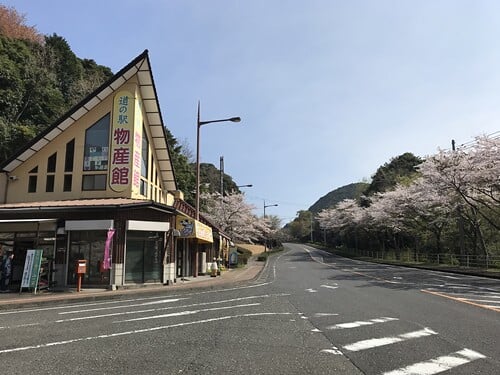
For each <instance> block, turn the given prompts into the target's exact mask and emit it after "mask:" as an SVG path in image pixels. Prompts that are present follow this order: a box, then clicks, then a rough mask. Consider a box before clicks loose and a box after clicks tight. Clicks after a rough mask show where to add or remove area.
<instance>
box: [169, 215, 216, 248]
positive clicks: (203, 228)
mask: <svg viewBox="0 0 500 375" xmlns="http://www.w3.org/2000/svg"><path fill="white" fill-rule="evenodd" d="M175 227H176V229H177V230H178V231H179V232H180V234H181V235H180V236H179V238H196V239H197V240H199V241H200V242H208V243H213V242H214V238H213V235H212V228H210V227H209V226H208V225H205V224H203V223H200V222H199V221H198V220H195V219H193V218H190V217H187V216H181V215H178V216H177V220H176V225H175Z"/></svg>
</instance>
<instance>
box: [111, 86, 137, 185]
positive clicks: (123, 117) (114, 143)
mask: <svg viewBox="0 0 500 375" xmlns="http://www.w3.org/2000/svg"><path fill="white" fill-rule="evenodd" d="M134 115H135V97H134V96H133V95H132V94H131V93H130V92H129V91H125V90H122V91H119V92H118V93H117V94H116V95H115V98H114V100H113V118H112V126H111V152H110V160H109V164H110V166H109V186H110V188H111V189H112V190H113V191H116V192H122V191H124V190H125V189H127V188H128V187H129V186H130V183H131V182H132V161H133V158H134V155H133V152H134V137H135V134H134V130H135V121H134V117H135V116H134Z"/></svg>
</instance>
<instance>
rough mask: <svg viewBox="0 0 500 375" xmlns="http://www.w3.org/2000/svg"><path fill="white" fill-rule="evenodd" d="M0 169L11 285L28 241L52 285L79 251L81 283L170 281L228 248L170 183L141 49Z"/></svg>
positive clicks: (60, 282)
mask: <svg viewBox="0 0 500 375" xmlns="http://www.w3.org/2000/svg"><path fill="white" fill-rule="evenodd" d="M0 172H1V173H0V245H1V246H2V248H3V249H4V250H5V249H12V250H13V251H14V254H15V257H14V275H13V283H14V284H15V283H16V282H19V281H20V279H21V276H22V272H23V265H24V261H25V258H26V252H27V250H29V249H43V250H44V252H43V256H44V257H45V258H47V259H49V260H50V268H51V270H50V271H51V272H50V275H51V276H50V278H51V283H52V284H55V285H56V286H72V285H74V284H75V283H76V274H75V264H76V261H77V260H79V259H85V260H86V261H87V272H86V274H85V275H84V279H83V285H84V286H90V285H95V286H101V287H112V288H114V287H121V286H126V285H133V284H146V283H163V284H169V283H172V282H175V281H176V280H177V278H179V277H187V276H193V275H194V276H196V275H197V274H198V273H203V272H204V268H202V267H203V265H204V262H205V259H207V258H208V259H212V257H215V256H219V255H221V254H223V253H224V254H227V248H228V246H229V242H230V239H229V238H228V237H227V236H226V235H224V233H221V231H219V230H218V229H217V228H216V227H215V226H214V225H212V224H211V223H210V222H208V221H207V220H205V219H204V218H201V219H200V221H196V220H194V219H193V218H192V217H193V214H192V213H191V211H192V210H193V209H192V207H191V206H189V205H188V204H187V203H186V202H184V201H183V194H182V192H181V191H179V190H178V189H177V184H176V180H175V174H174V170H173V168H172V163H171V158H170V152H169V149H168V144H167V138H166V133H165V128H164V123H163V119H162V115H161V112H160V107H159V103H158V98H157V93H156V88H155V84H154V79H153V75H152V71H151V65H150V60H149V56H148V52H147V50H146V51H144V52H143V53H142V54H141V55H139V56H138V57H136V58H135V59H134V60H133V61H131V62H130V63H129V64H128V65H127V66H125V67H124V68H123V69H122V70H120V71H119V72H118V73H117V74H115V75H114V76H113V77H112V78H111V79H110V80H109V81H108V82H106V83H104V84H103V85H101V86H100V87H99V88H98V89H96V90H95V91H94V92H93V93H91V94H90V95H88V96H87V97H86V98H85V99H83V100H82V101H81V102H80V103H78V104H77V105H76V106H75V107H73V108H72V109H71V110H70V111H68V112H67V113H66V114H65V115H64V116H63V117H61V118H60V119H59V120H58V121H56V122H55V123H54V124H52V126H50V127H49V128H48V129H47V130H46V131H44V132H43V133H42V134H40V135H39V136H38V137H36V138H35V139H34V140H33V141H32V142H30V143H29V144H27V145H26V147H25V148H23V149H20V150H19V151H18V152H17V153H16V154H15V155H13V156H12V157H11V158H10V159H8V160H7V161H5V162H4V163H3V164H1V165H0ZM190 223H191V224H190ZM186 226H188V227H190V228H192V229H193V230H192V231H188V230H187V229H186ZM213 229H214V230H213Z"/></svg>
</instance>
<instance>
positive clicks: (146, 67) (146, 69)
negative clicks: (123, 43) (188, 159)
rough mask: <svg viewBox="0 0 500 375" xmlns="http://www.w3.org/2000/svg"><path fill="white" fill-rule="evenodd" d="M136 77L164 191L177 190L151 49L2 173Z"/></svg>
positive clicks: (15, 157)
mask: <svg viewBox="0 0 500 375" xmlns="http://www.w3.org/2000/svg"><path fill="white" fill-rule="evenodd" d="M135 74H137V77H138V84H139V88H140V92H141V97H142V101H143V106H144V114H145V116H146V117H147V119H148V123H149V128H150V131H151V141H152V144H153V146H154V149H155V153H156V157H157V161H158V166H159V177H160V179H161V180H162V185H163V188H164V189H166V190H168V191H174V190H177V183H176V180H175V174H174V170H173V166H172V162H171V157H170V150H169V148H168V144H167V136H166V131H165V128H164V124H163V118H162V115H161V111H160V105H159V102H158V96H157V93H156V87H155V83H154V79H153V73H152V71H151V64H150V61H149V55H148V50H145V51H144V52H143V53H141V54H140V55H139V56H137V57H136V58H135V59H134V60H132V61H131V62H130V63H129V64H128V65H127V66H125V67H124V68H123V69H121V70H120V71H119V72H118V73H116V74H115V75H114V76H113V77H111V78H110V79H109V80H108V81H107V82H105V83H104V84H102V85H101V86H100V87H98V88H97V89H96V90H94V91H93V92H92V93H91V94H89V95H88V96H87V97H86V98H85V99H83V100H82V101H81V102H80V103H78V104H77V105H75V106H74V107H73V108H71V109H70V110H69V111H68V112H66V114H64V115H63V116H62V117H61V118H60V119H59V120H57V121H56V122H55V123H54V124H53V125H52V126H50V127H49V128H47V129H46V130H45V131H44V132H42V133H41V134H39V135H38V136H37V137H35V138H34V139H33V140H32V141H31V142H30V143H28V144H27V145H26V146H25V147H24V148H22V149H20V150H19V151H18V152H17V153H16V154H14V155H13V156H12V157H11V158H10V159H8V160H6V161H5V162H4V163H2V164H0V170H1V171H5V172H12V171H13V170H14V169H15V168H16V167H18V166H19V165H20V164H22V163H23V162H25V161H26V160H27V159H28V158H30V157H31V156H33V155H34V154H35V153H36V152H38V151H39V150H41V149H42V148H43V147H44V146H45V145H47V144H48V143H49V142H50V141H52V140H53V139H54V138H56V137H57V136H58V135H59V134H61V133H62V132H63V131H64V130H66V129H67V128H69V127H70V126H72V125H73V124H74V123H75V122H76V121H77V120H78V119H79V118H81V117H82V116H84V115H85V114H87V113H88V112H89V111H91V110H92V108H94V107H95V106H96V105H98V104H99V103H101V102H102V101H104V100H105V99H106V98H107V97H109V96H110V95H112V94H113V93H114V92H115V91H117V90H119V89H120V87H121V86H122V85H123V84H124V83H125V82H126V81H127V80H128V79H130V78H131V77H133V76H134V75H135Z"/></svg>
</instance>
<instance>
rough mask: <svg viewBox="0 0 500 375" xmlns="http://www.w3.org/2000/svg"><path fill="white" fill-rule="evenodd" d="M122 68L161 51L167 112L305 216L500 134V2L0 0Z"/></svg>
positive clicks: (285, 211) (234, 168) (209, 156)
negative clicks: (338, 195)
mask: <svg viewBox="0 0 500 375" xmlns="http://www.w3.org/2000/svg"><path fill="white" fill-rule="evenodd" d="M0 3H1V4H4V5H7V6H13V7H15V8H16V9H17V10H18V11H19V12H20V13H23V14H25V15H26V19H27V24H28V25H32V26H35V27H36V28H37V29H38V30H39V31H40V32H42V33H43V34H52V33H56V34H58V35H60V36H62V37H64V38H65V39H66V40H67V41H68V43H69V45H70V46H71V48H72V50H73V51H74V52H75V53H76V54H77V56H78V57H80V58H90V59H93V60H95V61H96V62H97V63H98V64H101V65H105V66H109V67H110V68H111V69H112V70H113V72H117V71H118V70H119V69H121V68H122V67H123V66H125V65H126V64H127V63H129V62H130V61H131V60H132V59H133V58H134V57H136V56H137V55H139V54H140V53H141V52H142V51H143V50H145V49H148V50H149V53H150V58H151V64H152V69H153V74H154V76H155V83H156V86H157V92H158V96H159V101H160V105H161V110H162V114H163V118H164V121H165V122H166V125H167V127H168V128H169V129H170V130H171V132H172V133H173V135H174V136H175V137H176V138H177V139H178V140H179V141H181V142H182V141H184V140H186V141H187V143H188V144H189V146H190V148H191V149H192V150H195V148H196V105H197V102H198V100H200V101H201V118H202V120H214V119H221V118H226V117H231V116H240V117H241V118H242V122H241V123H240V124H233V123H228V124H210V125H206V126H204V127H203V128H202V129H201V159H202V162H207V163H212V164H214V165H216V166H217V167H218V165H219V158H220V156H224V161H225V172H226V173H228V174H230V175H231V176H232V177H233V178H234V180H235V181H236V183H237V184H238V185H243V184H253V187H252V188H247V189H244V190H245V192H246V197H247V200H248V202H249V203H251V204H254V205H255V206H256V207H257V209H256V211H255V212H256V214H258V215H262V213H263V212H262V211H263V205H264V200H265V202H266V204H278V207H270V208H267V209H266V214H274V215H277V216H279V217H280V218H282V220H283V224H285V223H287V222H289V221H291V220H292V219H293V218H294V217H295V215H296V212H297V211H298V210H302V209H307V208H308V207H309V206H310V205H312V204H313V203H314V202H315V201H316V200H317V199H319V198H320V197H322V196H323V195H325V194H327V193H328V192H330V191H331V190H333V189H335V188H338V187H341V186H343V185H346V184H349V183H352V182H358V181H361V180H363V179H365V180H369V179H370V177H371V176H372V175H373V173H375V171H376V169H377V168H378V167H379V166H380V165H382V164H384V163H386V162H387V161H389V159H390V158H392V157H395V156H398V155H400V154H402V153H404V152H413V153H414V154H416V155H419V156H426V155H429V154H433V153H435V152H436V151H437V150H438V148H450V145H451V139H455V140H456V141H457V144H461V143H466V142H469V141H471V140H473V138H474V137H475V136H478V135H482V134H492V133H495V132H497V131H499V130H500V125H499V119H500V42H499V41H500V2H498V1H495V0H492V1H483V0H475V1H469V0H465V1H461V0H453V1H445V0H420V1H416V0H415V1H409V0H408V1H400V0H391V1H389V0H382V1H381V0H371V1H368V0H367V1H363V0H349V1H347V0H346V1H338V0H307V1H303V0H302V1H299V0H289V1H278V0H252V1H250V0H249V1H237V0H210V1H206V0H198V1H194V0H168V1H167V0H165V1H160V0H141V1H137V0H134V1H130V0H121V1H115V0H106V1H104V0H99V1H96V0H86V1H82V2H73V1H67V0H50V1H49V0H15V1H7V0H0Z"/></svg>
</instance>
